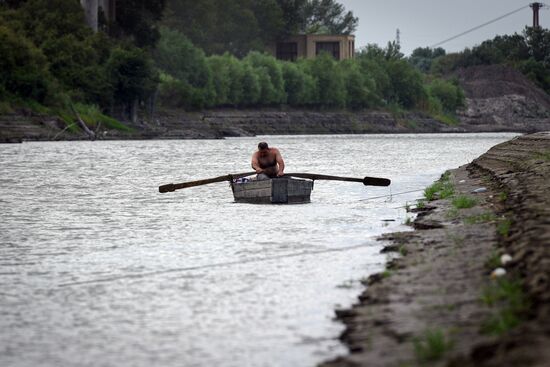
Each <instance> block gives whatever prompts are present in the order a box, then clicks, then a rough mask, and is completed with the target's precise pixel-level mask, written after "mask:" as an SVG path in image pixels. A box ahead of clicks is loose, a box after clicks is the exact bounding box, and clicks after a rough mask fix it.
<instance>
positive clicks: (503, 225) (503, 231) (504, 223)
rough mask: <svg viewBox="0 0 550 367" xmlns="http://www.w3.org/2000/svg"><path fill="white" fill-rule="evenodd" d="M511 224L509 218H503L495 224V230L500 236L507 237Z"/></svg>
mask: <svg viewBox="0 0 550 367" xmlns="http://www.w3.org/2000/svg"><path fill="white" fill-rule="evenodd" d="M511 226H512V221H511V220H510V219H503V220H501V221H500V222H499V223H498V225H497V232H498V234H500V235H501V236H502V237H505V238H507V237H508V235H509V234H510V227H511Z"/></svg>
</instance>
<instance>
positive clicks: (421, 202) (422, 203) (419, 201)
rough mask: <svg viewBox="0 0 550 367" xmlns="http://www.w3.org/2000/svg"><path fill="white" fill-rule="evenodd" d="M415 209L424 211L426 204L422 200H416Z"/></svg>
mask: <svg viewBox="0 0 550 367" xmlns="http://www.w3.org/2000/svg"><path fill="white" fill-rule="evenodd" d="M416 207H417V208H418V209H424V208H425V207H426V202H425V201H424V200H422V199H420V200H418V203H417V204H416Z"/></svg>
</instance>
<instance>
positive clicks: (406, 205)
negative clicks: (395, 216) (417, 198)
mask: <svg viewBox="0 0 550 367" xmlns="http://www.w3.org/2000/svg"><path fill="white" fill-rule="evenodd" d="M405 211H406V212H407V213H408V212H410V211H411V206H410V205H409V202H408V201H407V203H406V204H405Z"/></svg>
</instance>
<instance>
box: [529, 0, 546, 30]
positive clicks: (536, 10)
mask: <svg viewBox="0 0 550 367" xmlns="http://www.w3.org/2000/svg"><path fill="white" fill-rule="evenodd" d="M529 6H530V7H531V9H533V28H538V27H540V25H539V10H540V9H541V8H543V7H544V4H543V3H531V4H529Z"/></svg>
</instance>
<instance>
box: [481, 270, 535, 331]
mask: <svg viewBox="0 0 550 367" xmlns="http://www.w3.org/2000/svg"><path fill="white" fill-rule="evenodd" d="M481 300H482V302H483V303H484V304H485V305H486V306H488V307H490V308H492V309H493V310H494V312H493V314H492V315H491V316H490V317H489V319H488V320H486V321H485V322H484V323H483V325H482V329H481V331H482V332H483V333H486V334H491V335H502V334H505V333H506V332H508V331H509V330H511V329H513V328H514V327H516V326H517V325H519V323H520V322H521V321H522V320H523V318H524V315H525V313H526V311H527V310H528V309H529V301H528V299H527V297H526V295H525V293H524V292H523V289H522V287H521V284H520V283H519V281H517V280H510V279H507V278H498V279H497V280H496V281H495V282H493V283H492V284H491V285H489V286H488V287H487V288H485V289H484V291H483V294H482V297H481Z"/></svg>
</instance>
